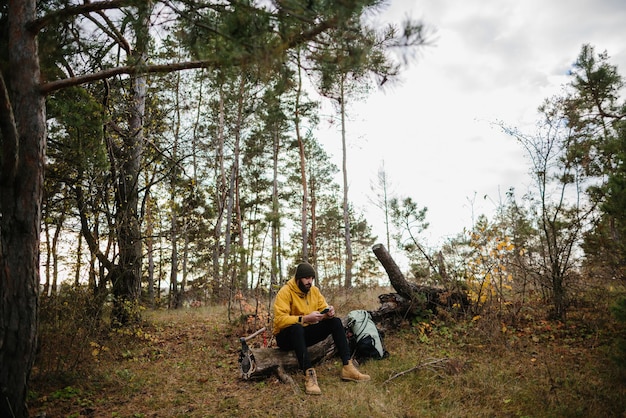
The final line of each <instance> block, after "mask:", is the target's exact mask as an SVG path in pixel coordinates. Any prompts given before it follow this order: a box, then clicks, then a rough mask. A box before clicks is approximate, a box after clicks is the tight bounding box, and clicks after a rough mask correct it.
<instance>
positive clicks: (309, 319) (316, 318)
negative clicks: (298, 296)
mask: <svg viewBox="0 0 626 418" xmlns="http://www.w3.org/2000/svg"><path fill="white" fill-rule="evenodd" d="M325 316H326V315H325V314H321V313H319V312H318V311H313V312H311V313H310V314H308V315H304V316H303V317H302V322H305V323H307V324H317V323H318V322H320V321H321V320H322V319H324V317H325Z"/></svg>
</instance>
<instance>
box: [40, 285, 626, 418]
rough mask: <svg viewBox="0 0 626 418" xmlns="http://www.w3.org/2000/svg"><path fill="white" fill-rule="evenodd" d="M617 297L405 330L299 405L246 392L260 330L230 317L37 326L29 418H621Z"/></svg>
mask: <svg viewBox="0 0 626 418" xmlns="http://www.w3.org/2000/svg"><path fill="white" fill-rule="evenodd" d="M388 290H389V289H375V290H369V291H359V290H354V291H351V293H350V295H349V297H347V295H345V294H343V292H341V293H337V294H334V295H331V297H330V298H329V300H333V301H334V303H333V304H334V305H335V307H336V308H337V311H338V314H339V315H342V316H343V315H346V314H347V313H348V312H349V311H350V310H352V309H369V310H375V309H377V299H376V297H377V295H378V294H380V293H385V292H386V291H388ZM620 292H621V294H623V292H624V290H623V289H622V290H621V291H620ZM615 295H616V294H615V293H610V292H608V293H607V292H606V289H603V290H602V292H600V291H598V292H597V294H594V295H589V296H590V297H588V298H586V300H587V301H583V300H581V301H579V302H578V303H577V304H576V305H575V306H571V307H570V309H569V313H568V315H569V317H568V321H567V322H566V323H561V322H554V321H547V320H546V319H545V310H546V309H545V307H542V306H541V305H540V304H537V305H535V306H533V305H531V304H529V305H527V306H526V308H525V309H524V312H523V313H520V314H519V315H517V317H516V320H515V322H513V321H509V322H507V321H504V320H502V319H496V318H495V317H493V316H485V315H483V316H481V317H473V318H468V319H465V320H454V319H451V318H440V317H438V318H433V319H431V320H429V321H427V322H420V323H413V324H409V323H407V324H405V325H403V326H401V327H400V328H398V329H397V330H389V331H387V332H386V335H385V339H384V344H385V348H386V349H387V350H388V351H389V352H390V357H389V358H387V359H384V360H371V361H368V362H366V363H365V364H362V365H360V369H361V371H363V372H366V373H368V374H370V375H371V376H372V380H371V381H370V382H366V383H353V382H342V381H341V380H340V379H339V370H340V362H339V361H338V359H336V358H334V359H332V360H328V361H326V362H324V363H322V364H319V365H317V366H316V370H317V374H318V381H319V384H320V387H321V389H322V395H321V396H307V395H306V394H304V391H303V378H302V376H301V375H300V373H298V372H297V371H294V370H292V371H290V374H291V376H292V377H293V378H294V380H295V383H296V385H295V386H291V385H289V384H286V383H282V382H281V381H280V380H279V379H278V377H277V376H275V375H271V376H269V377H267V378H265V379H262V380H256V381H244V380H241V379H240V378H239V372H238V370H239V369H238V354H239V349H240V343H239V337H241V336H244V335H249V334H250V330H251V329H253V328H255V326H256V325H255V324H246V325H242V322H241V321H236V320H231V321H229V320H228V312H227V309H226V307H224V306H211V307H198V308H186V309H181V310H177V311H167V310H154V311H146V312H144V314H143V317H144V324H142V326H141V327H137V328H134V329H132V330H125V331H123V332H120V331H118V332H106V333H103V332H98V333H95V332H93V330H92V331H91V332H90V331H89V326H88V325H86V324H84V323H81V322H75V323H74V328H73V330H74V331H73V332H72V331H68V332H60V330H61V329H64V328H56V329H55V330H54V332H47V331H46V328H45V327H44V325H42V328H43V329H42V332H41V334H42V336H41V351H40V353H39V356H38V360H37V364H36V365H35V368H34V369H33V375H32V378H31V385H30V397H29V408H30V415H31V416H33V417H83V416H85V417H135V418H139V417H168V418H169V417H190V418H191V417H312V418H322V417H388V418H393V417H626V372H625V369H626V365H624V364H623V361H624V360H623V358H622V360H621V362H622V363H621V364H620V360H619V359H617V358H616V357H617V356H616V354H617V348H616V342H617V339H618V338H619V337H624V331H625V330H624V326H623V324H618V323H616V322H615V320H614V319H613V318H612V316H611V315H610V313H609V306H610V303H611V301H612V299H611V298H612V297H613V296H615ZM591 296H593V297H591ZM609 296H611V297H609ZM248 302H250V301H248ZM251 303H252V302H251ZM238 309H242V310H243V307H242V306H239V308H238ZM72 312H74V311H73V310H72ZM233 315H236V314H235V313H233ZM58 318H59V321H58V322H57V323H61V322H67V321H68V318H63V319H61V318H60V317H58ZM69 320H70V321H71V318H69ZM50 323H51V324H52V323H53V322H50ZM261 326H262V325H261ZM257 328H260V326H259V327H257ZM266 337H269V336H266ZM263 341H264V336H263V335H259V336H258V337H255V339H254V340H251V342H255V343H256V344H261V343H263Z"/></svg>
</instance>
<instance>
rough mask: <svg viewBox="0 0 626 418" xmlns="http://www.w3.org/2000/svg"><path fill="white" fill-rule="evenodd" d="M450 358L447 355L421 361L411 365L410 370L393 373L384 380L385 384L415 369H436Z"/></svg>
mask: <svg viewBox="0 0 626 418" xmlns="http://www.w3.org/2000/svg"><path fill="white" fill-rule="evenodd" d="M448 360H450V359H449V358H447V357H444V358H437V359H431V360H429V361H427V362H425V363H421V364H418V365H417V366H415V367H411V368H410V369H408V370H404V371H402V372H398V373H396V374H394V375H392V376H391V377H390V378H389V379H387V380H385V381H384V382H383V385H384V384H386V383H388V382H390V381H391V380H393V379H395V378H396V377H400V376H404V375H405V374H407V373H410V372H412V371H415V370H421V369H431V370H434V369H435V368H438V367H439V368H440V367H443V366H444V364H445V363H446V362H448Z"/></svg>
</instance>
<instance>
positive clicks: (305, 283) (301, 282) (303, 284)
mask: <svg viewBox="0 0 626 418" xmlns="http://www.w3.org/2000/svg"><path fill="white" fill-rule="evenodd" d="M312 282H313V280H312V279H306V278H305V279H298V288H299V289H300V290H301V291H302V292H304V293H305V294H306V293H309V290H311V284H312Z"/></svg>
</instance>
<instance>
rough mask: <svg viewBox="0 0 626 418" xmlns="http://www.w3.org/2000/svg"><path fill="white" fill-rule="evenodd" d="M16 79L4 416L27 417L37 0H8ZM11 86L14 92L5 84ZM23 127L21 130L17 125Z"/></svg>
mask: <svg viewBox="0 0 626 418" xmlns="http://www.w3.org/2000/svg"><path fill="white" fill-rule="evenodd" d="M8 17H9V25H8V26H9V28H8V32H9V45H8V48H7V49H8V51H9V65H8V66H7V68H12V69H13V71H10V72H9V74H10V76H11V79H10V80H4V79H2V75H1V74H0V127H1V129H2V152H1V154H2V167H1V172H0V173H1V174H0V214H1V216H0V416H2V417H17V418H21V417H27V416H28V410H27V408H26V396H27V393H28V379H29V377H30V372H31V369H32V366H33V361H34V359H35V347H36V345H37V316H38V311H39V301H38V286H39V234H40V227H41V200H42V187H43V175H44V159H45V140H46V123H45V111H46V109H45V103H44V97H43V95H41V94H40V93H39V90H38V88H39V80H40V69H39V61H38V51H37V41H36V35H35V34H34V33H33V32H31V31H30V30H28V29H27V24H28V23H29V22H31V21H32V20H34V19H35V17H36V2H35V1H34V0H22V1H10V2H9V4H8ZM5 81H7V82H8V83H9V85H10V93H9V91H8V89H7V86H6V85H5ZM18 129H19V130H18Z"/></svg>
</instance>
